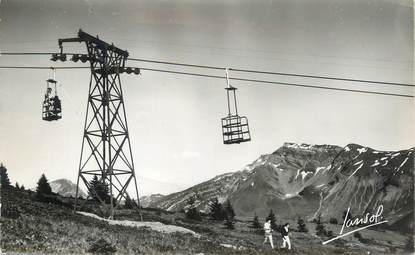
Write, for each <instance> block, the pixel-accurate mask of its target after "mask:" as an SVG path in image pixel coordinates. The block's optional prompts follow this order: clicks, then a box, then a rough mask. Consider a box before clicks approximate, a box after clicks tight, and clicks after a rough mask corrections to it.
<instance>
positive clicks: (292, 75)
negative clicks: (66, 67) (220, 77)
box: [0, 52, 415, 87]
mask: <svg viewBox="0 0 415 255" xmlns="http://www.w3.org/2000/svg"><path fill="white" fill-rule="evenodd" d="M52 54H54V53H53V52H3V53H0V56H1V55H52ZM64 54H66V55H76V53H64ZM127 60H130V61H139V62H146V63H153V64H163V65H174V66H185V67H194V68H204V69H212V70H224V69H225V67H219V66H208V65H196V64H187V63H178V62H170V61H159V60H150V59H142V58H128V59H127ZM229 70H231V71H234V72H244V73H255V74H267V75H278V76H289V77H300V78H310V79H323V80H334V81H346V82H359V83H371V84H380V85H390V86H403V87H415V85H414V84H409V83H399V82H387V81H374V80H364V79H351V78H341V77H330V76H319V75H308V74H296V73H285V72H271V71H260V70H248V69H239V68H229Z"/></svg>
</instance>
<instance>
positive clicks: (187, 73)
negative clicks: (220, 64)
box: [140, 68, 414, 98]
mask: <svg viewBox="0 0 415 255" xmlns="http://www.w3.org/2000/svg"><path fill="white" fill-rule="evenodd" d="M140 69H141V70H145V71H155V72H164V73H172V74H183V75H191V76H200V77H208V78H218V79H226V77H225V76H220V75H209V74H198V73H190V72H179V71H171V70H163V69H154V68H140ZM229 79H230V80H235V81H245V82H259V83H268V84H278V85H283V86H294V87H304V88H314V89H326V90H337V91H347V92H354V93H365V94H375V95H384V96H397V97H408V98H414V96H413V95H408V94H397V93H387V92H379V91H370V90H357V89H345V88H332V87H324V86H315V85H306V84H299V83H287V82H276V81H266V80H257V79H245V78H235V77H233V78H229Z"/></svg>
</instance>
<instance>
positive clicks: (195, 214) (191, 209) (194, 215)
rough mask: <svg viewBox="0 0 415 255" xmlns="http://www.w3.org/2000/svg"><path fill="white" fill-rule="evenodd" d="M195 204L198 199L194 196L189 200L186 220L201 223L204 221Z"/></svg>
mask: <svg viewBox="0 0 415 255" xmlns="http://www.w3.org/2000/svg"><path fill="white" fill-rule="evenodd" d="M195 203H196V199H195V197H194V196H191V197H190V198H189V199H188V200H187V206H188V209H187V211H186V218H188V219H192V220H198V221H200V220H202V216H201V215H200V212H199V211H198V210H197V208H196V204H195Z"/></svg>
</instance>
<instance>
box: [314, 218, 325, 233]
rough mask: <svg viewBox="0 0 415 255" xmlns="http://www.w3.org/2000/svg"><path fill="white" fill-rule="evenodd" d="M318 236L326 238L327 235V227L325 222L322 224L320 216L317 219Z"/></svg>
mask: <svg viewBox="0 0 415 255" xmlns="http://www.w3.org/2000/svg"><path fill="white" fill-rule="evenodd" d="M316 224H317V226H316V235H318V236H326V235H327V230H326V227H325V226H324V224H323V222H321V216H320V215H319V216H318V217H317V221H316Z"/></svg>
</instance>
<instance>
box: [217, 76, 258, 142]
mask: <svg viewBox="0 0 415 255" xmlns="http://www.w3.org/2000/svg"><path fill="white" fill-rule="evenodd" d="M225 73H226V84H227V87H226V88H225V90H226V97H227V103H228V115H227V116H226V117H224V118H222V119H221V121H222V136H223V143H224V144H235V143H236V144H239V143H243V142H248V141H251V134H250V132H249V125H248V118H247V117H245V116H239V114H238V102H237V100H236V90H237V88H235V87H233V86H231V84H230V82H229V69H228V68H226V69H225Z"/></svg>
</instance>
